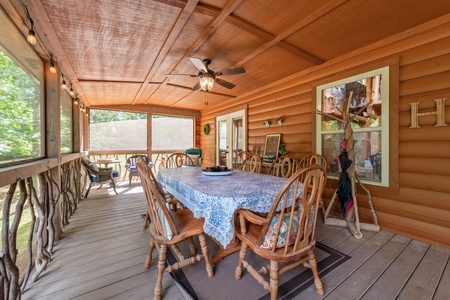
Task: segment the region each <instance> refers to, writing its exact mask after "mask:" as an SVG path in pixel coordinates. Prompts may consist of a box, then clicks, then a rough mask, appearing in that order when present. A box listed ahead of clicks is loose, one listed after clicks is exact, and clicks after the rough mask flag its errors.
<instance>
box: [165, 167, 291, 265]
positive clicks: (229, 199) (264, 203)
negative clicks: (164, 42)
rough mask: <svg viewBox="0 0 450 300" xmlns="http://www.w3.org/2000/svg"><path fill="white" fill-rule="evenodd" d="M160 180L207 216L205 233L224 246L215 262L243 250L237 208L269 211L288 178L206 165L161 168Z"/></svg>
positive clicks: (200, 213) (201, 216) (199, 213)
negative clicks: (219, 169) (236, 224)
mask: <svg viewBox="0 0 450 300" xmlns="http://www.w3.org/2000/svg"><path fill="white" fill-rule="evenodd" d="M221 173H222V174H221ZM157 180H158V182H159V183H160V184H161V185H162V186H163V187H164V188H165V190H166V191H167V192H169V193H170V194H172V195H173V196H174V197H176V198H177V199H178V200H179V201H180V202H181V203H182V204H183V205H184V206H185V207H187V208H188V209H190V210H191V211H192V212H193V214H194V217H196V218H204V219H205V222H204V227H203V228H204V232H205V233H206V234H208V235H209V236H210V237H212V238H213V239H214V240H215V241H217V242H218V243H219V244H220V246H221V250H220V252H219V253H216V254H214V255H213V256H212V259H213V262H214V263H216V262H218V261H220V260H221V259H222V258H223V257H224V256H226V255H228V254H230V253H232V252H235V251H237V250H238V249H239V248H237V247H238V244H237V241H236V239H235V238H234V233H235V229H234V222H235V220H234V217H235V212H236V210H238V209H241V208H243V209H249V210H251V211H254V212H257V213H266V212H268V211H269V210H270V208H271V207H272V203H273V200H274V199H275V197H276V195H277V194H278V191H279V190H280V188H281V187H282V186H283V184H284V183H285V182H286V178H281V177H275V176H271V175H266V174H260V173H252V172H247V171H241V170H232V171H228V172H206V170H204V169H202V167H185V168H166V169H161V170H159V172H158V175H157Z"/></svg>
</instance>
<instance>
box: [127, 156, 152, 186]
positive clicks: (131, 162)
mask: <svg viewBox="0 0 450 300" xmlns="http://www.w3.org/2000/svg"><path fill="white" fill-rule="evenodd" d="M139 158H142V159H144V161H145V163H146V164H147V165H149V166H150V165H151V164H152V159H151V158H150V157H148V156H147V155H133V156H130V157H128V158H127V162H126V163H125V168H126V169H127V171H128V180H129V182H130V183H129V185H131V180H132V179H133V177H139V173H138V171H137V168H136V162H137V160H138V159H139Z"/></svg>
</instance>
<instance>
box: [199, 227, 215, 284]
mask: <svg viewBox="0 0 450 300" xmlns="http://www.w3.org/2000/svg"><path fill="white" fill-rule="evenodd" d="M198 239H199V241H200V247H201V248H202V253H203V258H204V259H205V263H206V273H207V274H208V277H213V276H214V270H213V266H212V264H211V261H210V260H209V254H208V246H207V245H206V240H205V235H204V234H203V233H201V234H199V235H198Z"/></svg>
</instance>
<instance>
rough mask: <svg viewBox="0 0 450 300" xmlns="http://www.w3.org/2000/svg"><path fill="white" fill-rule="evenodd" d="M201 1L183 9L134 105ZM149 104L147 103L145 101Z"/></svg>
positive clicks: (136, 96)
mask: <svg viewBox="0 0 450 300" xmlns="http://www.w3.org/2000/svg"><path fill="white" fill-rule="evenodd" d="M198 1H199V0H189V1H188V3H186V5H185V6H184V7H183V9H182V10H181V12H180V14H179V16H178V18H177V20H176V22H175V24H174V25H173V27H172V29H171V30H170V33H169V36H168V37H167V39H166V40H165V41H164V44H163V46H162V48H161V50H160V51H159V53H158V55H157V57H156V59H155V61H154V62H153V64H152V66H151V67H150V70H149V71H148V73H147V76H146V77H145V80H144V83H143V84H142V85H141V87H140V88H139V91H138V92H137V93H136V95H135V96H134V99H133V101H132V102H131V103H132V104H135V103H136V102H137V101H138V99H139V98H140V97H141V96H142V93H143V92H144V91H145V89H146V87H147V82H150V81H151V80H152V78H153V76H154V75H155V73H156V71H157V70H158V68H159V66H160V65H161V63H162V61H163V60H164V58H165V57H166V55H167V52H169V50H170V48H171V47H172V45H173V43H174V42H175V40H176V39H177V37H178V35H179V34H180V32H181V30H182V29H183V27H184V25H185V24H186V22H187V20H188V19H189V17H190V16H191V14H192V12H193V11H194V9H195V8H196V7H197V3H198ZM150 97H151V96H150ZM147 100H148V99H147ZM145 102H147V101H145Z"/></svg>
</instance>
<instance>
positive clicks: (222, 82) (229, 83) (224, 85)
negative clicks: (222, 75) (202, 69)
mask: <svg viewBox="0 0 450 300" xmlns="http://www.w3.org/2000/svg"><path fill="white" fill-rule="evenodd" d="M216 82H217V83H218V84H220V85H221V86H223V87H226V88H227V89H232V88H234V87H235V86H236V85H234V84H232V83H231V82H228V81H226V80H223V79H217V78H216Z"/></svg>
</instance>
